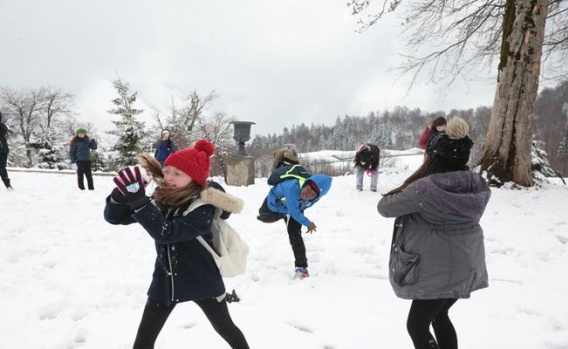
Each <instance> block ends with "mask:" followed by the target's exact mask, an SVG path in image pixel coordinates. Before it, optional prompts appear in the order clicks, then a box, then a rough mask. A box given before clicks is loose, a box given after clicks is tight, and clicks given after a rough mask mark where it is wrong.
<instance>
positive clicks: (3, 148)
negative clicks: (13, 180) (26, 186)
mask: <svg viewBox="0 0 568 349" xmlns="http://www.w3.org/2000/svg"><path fill="white" fill-rule="evenodd" d="M7 135H8V127H7V126H6V124H5V123H4V122H2V113H1V112H0V177H1V178H2V182H4V185H5V186H6V188H7V189H8V190H14V189H13V188H12V185H11V184H10V178H9V177H8V171H6V166H7V165H8V153H9V152H10V148H9V147H8V140H7V139H6V136H7Z"/></svg>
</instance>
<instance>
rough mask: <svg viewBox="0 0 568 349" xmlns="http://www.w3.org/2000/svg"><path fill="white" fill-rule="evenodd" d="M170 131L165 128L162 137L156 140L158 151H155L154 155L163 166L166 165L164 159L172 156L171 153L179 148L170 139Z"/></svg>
mask: <svg viewBox="0 0 568 349" xmlns="http://www.w3.org/2000/svg"><path fill="white" fill-rule="evenodd" d="M170 136H171V134H170V131H168V130H163V131H162V138H160V139H159V140H158V141H157V142H156V151H155V152H154V157H155V158H156V160H158V162H159V163H160V164H162V166H163V165H164V161H166V159H167V158H168V156H170V154H172V153H175V151H176V150H177V147H176V145H175V144H174V142H173V141H172V140H171V139H170Z"/></svg>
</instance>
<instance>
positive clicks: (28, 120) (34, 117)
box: [0, 87, 44, 167]
mask: <svg viewBox="0 0 568 349" xmlns="http://www.w3.org/2000/svg"><path fill="white" fill-rule="evenodd" d="M0 93H1V95H0V99H1V100H2V104H3V105H4V108H5V110H7V112H8V113H9V114H10V115H12V117H13V118H14V119H15V121H14V123H15V126H16V128H17V131H16V132H17V133H19V134H20V135H21V137H22V140H23V143H24V145H25V152H26V159H27V166H28V167H31V166H33V163H34V158H33V155H34V152H33V151H32V148H31V147H30V146H29V145H30V143H31V141H32V137H33V136H34V135H35V130H36V129H37V128H38V126H39V124H40V122H41V109H42V106H43V105H42V103H43V93H44V90H43V89H40V90H33V89H14V88H10V87H2V89H1V92H0ZM18 131H19V132H18Z"/></svg>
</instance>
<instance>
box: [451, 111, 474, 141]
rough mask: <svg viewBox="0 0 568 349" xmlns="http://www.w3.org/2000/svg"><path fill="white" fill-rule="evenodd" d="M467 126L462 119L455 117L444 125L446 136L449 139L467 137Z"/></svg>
mask: <svg viewBox="0 0 568 349" xmlns="http://www.w3.org/2000/svg"><path fill="white" fill-rule="evenodd" d="M468 132H469V125H468V124H467V122H465V120H464V119H462V118H460V117H458V116H455V117H453V118H452V119H451V120H450V122H448V124H447V125H446V134H447V135H448V137H450V139H462V138H465V136H467V133H468Z"/></svg>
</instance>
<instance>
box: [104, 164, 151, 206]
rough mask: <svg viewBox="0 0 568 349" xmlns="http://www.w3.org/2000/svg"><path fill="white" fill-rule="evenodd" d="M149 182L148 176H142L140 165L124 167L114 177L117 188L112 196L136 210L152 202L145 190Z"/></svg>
mask: <svg viewBox="0 0 568 349" xmlns="http://www.w3.org/2000/svg"><path fill="white" fill-rule="evenodd" d="M149 182H150V181H149V179H148V178H147V177H146V178H145V177H144V176H142V173H141V172H140V167H138V166H130V167H126V168H123V169H122V170H120V171H118V175H116V176H115V177H114V183H115V184H116V188H114V189H113V191H112V193H111V194H110V196H111V198H112V199H113V200H114V201H116V202H118V203H121V204H126V205H128V206H129V207H130V208H131V209H132V210H136V209H138V208H140V207H142V206H144V205H146V204H147V203H149V202H150V198H148V197H147V196H146V190H145V187H146V185H148V183H149Z"/></svg>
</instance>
